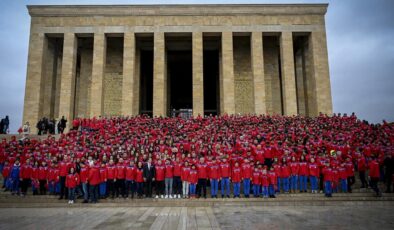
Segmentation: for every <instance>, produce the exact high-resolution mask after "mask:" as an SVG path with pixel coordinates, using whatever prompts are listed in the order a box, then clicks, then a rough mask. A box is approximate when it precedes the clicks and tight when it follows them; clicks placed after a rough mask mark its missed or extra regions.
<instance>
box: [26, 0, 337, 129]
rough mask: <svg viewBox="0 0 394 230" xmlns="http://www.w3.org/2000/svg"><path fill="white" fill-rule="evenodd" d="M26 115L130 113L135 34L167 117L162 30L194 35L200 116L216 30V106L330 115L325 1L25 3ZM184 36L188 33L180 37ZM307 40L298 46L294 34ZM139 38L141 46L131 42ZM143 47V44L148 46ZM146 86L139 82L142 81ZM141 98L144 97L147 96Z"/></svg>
mask: <svg viewBox="0 0 394 230" xmlns="http://www.w3.org/2000/svg"><path fill="white" fill-rule="evenodd" d="M28 10H29V13H30V15H31V32H30V46H29V57H28V68H27V78H26V90H25V104H24V116H23V120H24V122H26V121H29V122H30V123H33V126H34V124H35V123H36V122H37V120H38V119H39V118H41V117H42V116H47V117H53V118H58V117H61V116H65V117H66V118H67V119H69V120H71V119H73V118H75V117H93V116H110V115H125V116H126V115H137V114H139V113H140V111H141V109H140V104H141V103H142V102H141V100H144V98H141V96H140V95H145V94H143V92H141V90H142V89H141V88H140V79H141V78H140V77H141V76H140V66H141V65H142V64H141V62H143V61H144V60H141V58H140V53H141V51H142V50H143V49H146V47H145V46H144V45H141V44H139V43H138V42H137V40H138V39H142V40H143V38H146V37H150V38H152V41H153V42H152V43H153V44H152V46H153V88H152V89H151V92H153V96H152V97H153V103H152V108H153V111H152V114H153V115H154V116H160V115H161V116H168V115H169V108H170V107H171V105H170V103H171V102H170V100H168V98H169V96H168V95H169V94H170V93H171V91H172V90H173V89H172V90H171V89H169V88H168V85H169V84H168V81H167V61H166V55H167V43H166V38H167V36H169V35H171V36H178V35H179V36H181V35H182V36H185V34H186V36H191V37H192V47H191V52H192V66H193V67H192V69H193V70H192V71H191V72H192V76H191V78H192V84H193V87H192V90H193V92H192V94H193V98H192V102H191V104H192V105H193V115H194V116H197V115H198V114H201V115H202V114H204V81H203V79H204V76H203V73H204V66H203V58H204V57H203V52H205V50H204V49H205V48H204V47H205V45H203V44H204V41H205V38H206V37H208V36H219V37H220V47H218V48H217V49H219V50H218V51H219V60H218V65H219V70H220V71H219V72H220V74H219V81H218V82H217V85H218V87H217V88H218V91H219V92H218V95H220V96H219V97H218V99H217V105H218V106H217V107H218V108H217V112H218V113H219V114H235V113H241V114H253V113H256V114H284V115H294V114H302V115H306V116H316V115H318V114H319V113H320V112H323V113H327V114H331V113H332V99H331V89H330V78H329V70H328V55H327V44H326V32H325V20H324V15H325V13H326V10H327V4H283V5H264V4H261V5H141V6H137V5H119V6H116V5H108V6H95V5H92V6H28ZM187 34H189V35H187ZM300 37H302V39H304V41H305V42H304V43H302V44H303V46H302V47H298V45H299V42H297V41H298V40H299V38H300ZM138 44H139V45H138ZM148 49H149V48H148ZM144 90H146V89H144ZM144 104H146V102H144Z"/></svg>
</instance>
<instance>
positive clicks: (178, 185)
mask: <svg viewBox="0 0 394 230" xmlns="http://www.w3.org/2000/svg"><path fill="white" fill-rule="evenodd" d="M173 165H174V177H173V178H174V183H173V190H174V196H175V197H178V198H181V194H182V180H181V169H182V163H181V162H180V158H179V157H177V158H176V160H175V162H173Z"/></svg>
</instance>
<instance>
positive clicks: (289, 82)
mask: <svg viewBox="0 0 394 230" xmlns="http://www.w3.org/2000/svg"><path fill="white" fill-rule="evenodd" d="M280 57H281V70H282V94H283V101H282V103H283V110H284V111H283V114H284V115H286V116H291V115H296V114H297V95H296V84H295V70H294V52H293V34H292V32H282V35H281V36H280Z"/></svg>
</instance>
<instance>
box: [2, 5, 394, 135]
mask: <svg viewBox="0 0 394 230" xmlns="http://www.w3.org/2000/svg"><path fill="white" fill-rule="evenodd" d="M327 2H328V3H329V4H330V5H329V8H328V12H327V14H326V27H327V40H328V56H329V65H330V74H331V87H332V97H333V104H334V112H342V113H344V112H347V113H351V112H356V114H357V115H358V116H359V117H360V118H361V119H366V120H368V121H370V122H374V123H377V122H381V121H382V119H386V120H388V121H394V75H393V74H394V13H393V12H394V0H369V1H366V0H333V1H313V0H309V1H300V0H286V1H282V0H277V1H275V0H271V1H268V0H265V1H242V0H237V1H231V0H222V1H207V0H194V1H193V0H183V1H173V0H166V1H149V0H142V1H131V0H129V1H126V0H123V1H122V0H118V1H116V0H86V1H84V0H62V1H54V0H52V1H50V0H31V1H26V0H1V2H0V38H1V40H0V41H1V42H0V117H4V116H5V115H9V116H10V120H11V131H12V132H15V131H16V130H17V129H18V127H19V126H20V125H21V122H22V112H23V98H24V90H25V81H26V66H27V64H26V63H27V51H28V38H29V27H30V17H29V14H28V12H27V9H26V5H28V4H30V5H34V4H59V3H61V4H176V3H178V4H179V3H181V4H188V3H327Z"/></svg>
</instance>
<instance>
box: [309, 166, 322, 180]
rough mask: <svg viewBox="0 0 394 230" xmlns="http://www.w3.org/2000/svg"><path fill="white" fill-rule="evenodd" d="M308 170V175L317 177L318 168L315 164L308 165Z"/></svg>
mask: <svg viewBox="0 0 394 230" xmlns="http://www.w3.org/2000/svg"><path fill="white" fill-rule="evenodd" d="M308 168H309V175H311V176H314V177H319V176H320V174H319V166H317V164H314V163H313V164H312V163H311V164H309V165H308Z"/></svg>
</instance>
